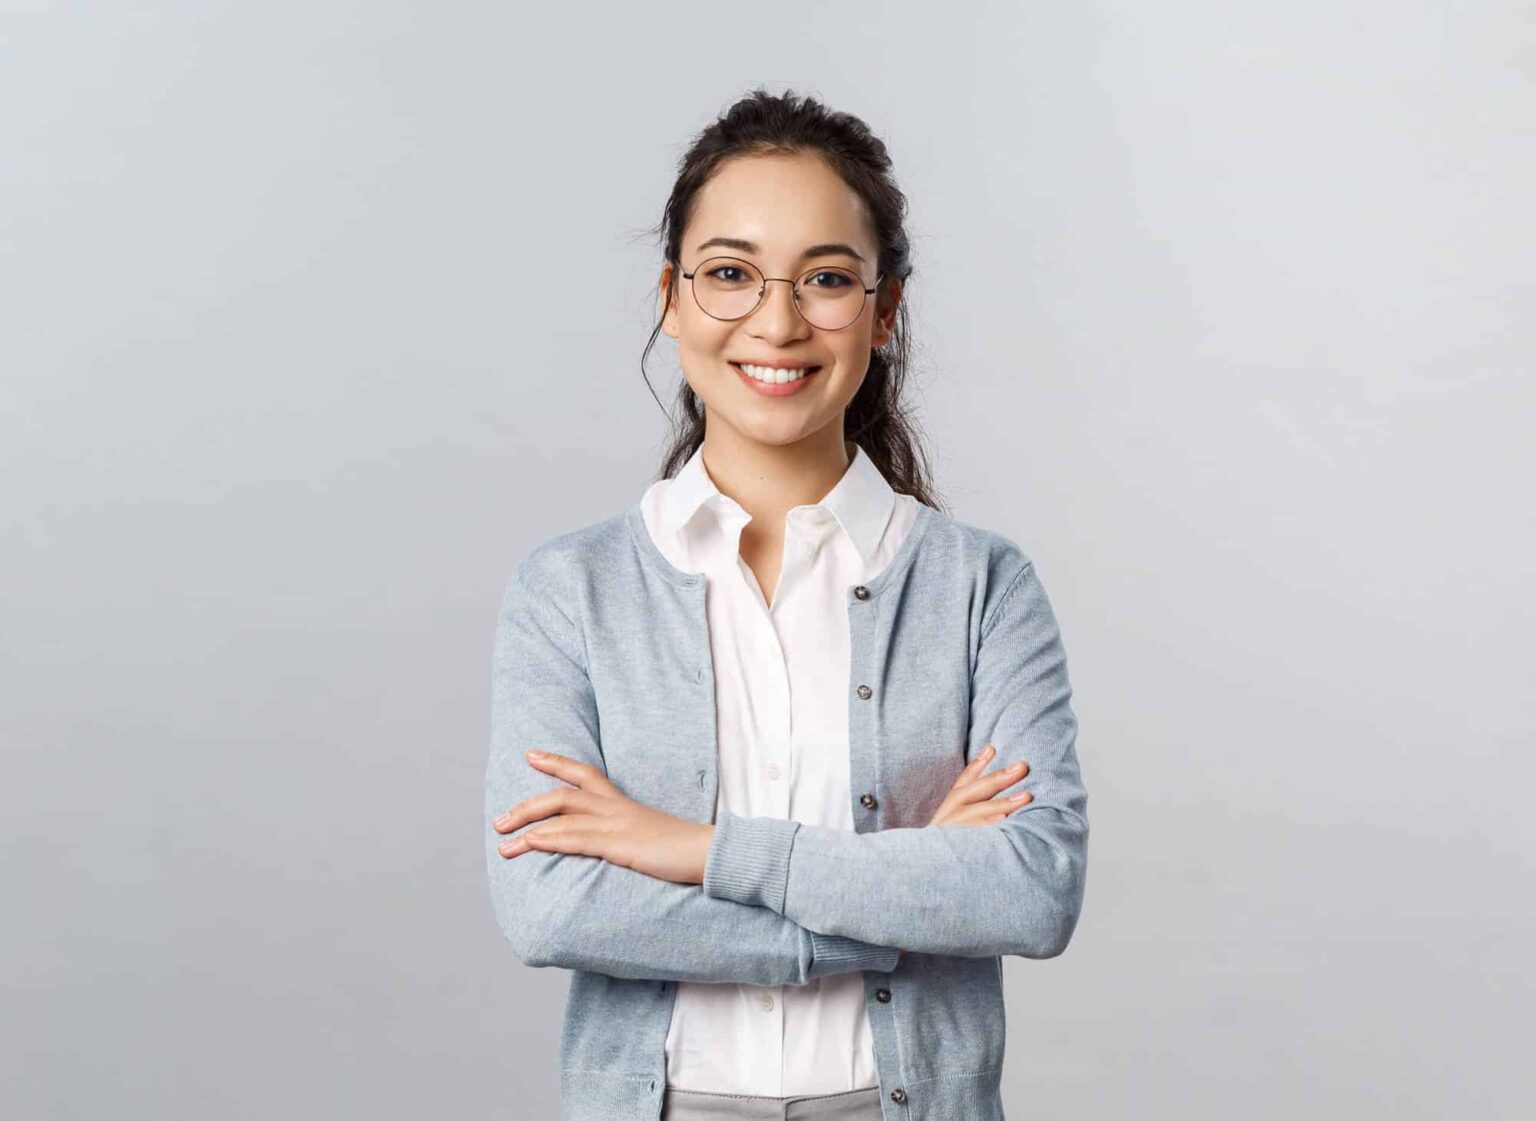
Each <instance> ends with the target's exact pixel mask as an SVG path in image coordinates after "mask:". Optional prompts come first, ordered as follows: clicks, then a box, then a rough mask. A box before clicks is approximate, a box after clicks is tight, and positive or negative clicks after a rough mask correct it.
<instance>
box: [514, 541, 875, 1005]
mask: <svg viewBox="0 0 1536 1121" xmlns="http://www.w3.org/2000/svg"><path fill="white" fill-rule="evenodd" d="M536 560H537V558H536V557H531V558H530V559H529V560H528V561H525V562H524V563H523V564H522V565H520V566H519V567H518V570H517V572H515V573H514V574H513V577H512V580H511V582H510V583H509V585H508V588H507V592H506V595H505V597H504V598H503V600H502V607H501V614H500V616H499V618H498V621H497V630H496V643H495V651H494V656H493V675H492V705H491V745H490V759H489V762H488V764H487V768H486V783H485V790H486V800H485V818H486V820H485V833H486V837H487V846H488V847H487V852H486V860H487V866H488V872H489V875H490V891H491V903H492V906H493V908H494V910H495V913H496V920H497V923H498V924H499V925H500V927H501V930H502V932H503V933H504V934H505V935H506V937H507V939H508V941H510V942H511V944H512V947H513V949H514V950H515V951H516V953H517V956H518V957H519V958H520V959H521V960H522V961H523V963H524V964H525V965H529V966H534V967H543V966H551V965H553V966H559V967H561V968H564V969H580V970H588V971H591V972H596V973H604V974H607V975H608V976H611V977H623V978H630V979H651V980H676V981H735V982H742V983H749V984H754V985H804V984H806V983H807V982H808V981H810V980H813V979H815V978H816V977H819V976H822V975H824V974H829V973H841V972H848V971H852V970H865V969H867V970H873V971H878V972H889V971H890V970H892V969H894V968H895V967H896V961H897V958H898V956H899V954H900V951H899V950H898V949H896V948H894V947H888V946H877V945H871V944H869V943H865V942H862V941H859V940H857V939H852V938H847V937H843V936H840V935H836V934H823V933H819V932H817V931H814V930H810V929H807V928H806V927H804V926H801V925H800V924H799V923H796V922H795V921H794V920H792V919H789V918H786V917H785V916H783V915H778V914H775V913H774V912H772V911H770V910H768V909H766V908H763V907H758V906H753V905H750V904H747V903H742V902H737V901H734V900H728V899H717V898H713V897H711V896H709V895H706V894H705V893H704V892H703V891H702V890H701V889H700V887H699V886H698V885H686V884H680V883H672V882H669V881H666V880H660V879H656V878H653V877H651V876H647V875H644V874H643V873H640V872H636V871H634V870H632V869H629V868H625V867H622V866H620V865H616V864H610V863H608V862H607V861H604V860H601V859H597V858H594V857H590V856H586V855H582V854H573V853H559V852H543V851H538V850H533V851H528V852H525V853H523V854H522V855H520V856H518V857H516V858H515V859H510V860H509V859H507V858H506V857H503V856H502V855H501V853H500V851H499V845H500V844H501V843H502V842H504V841H506V840H507V839H508V838H507V837H506V836H505V835H503V834H500V833H497V832H496V831H495V829H494V827H493V822H494V820H495V818H497V817H499V816H500V815H501V814H503V813H504V812H506V810H507V809H508V808H510V807H511V806H513V805H515V804H517V803H518V802H520V801H523V800H525V799H527V798H531V797H533V796H534V795H536V794H539V793H542V792H544V791H546V790H551V789H554V788H556V787H559V786H562V785H564V784H563V783H561V782H560V781H559V780H558V779H556V778H552V777H551V776H550V775H547V774H544V773H543V772H541V771H539V770H536V769H535V768H533V767H532V766H530V765H529V763H528V762H527V761H526V759H525V758H524V755H523V752H524V751H525V750H527V749H528V748H541V749H546V750H551V751H556V752H558V753H560V754H562V755H565V756H568V757H570V758H572V759H576V760H579V761H581V762H584V763H591V764H593V765H594V766H596V767H597V768H598V769H599V770H602V771H604V772H605V773H606V767H605V766H604V763H603V758H602V752H601V750H600V747H599V738H598V724H597V703H596V698H595V696H594V695H593V691H592V685H591V681H590V680H589V678H588V675H587V669H586V666H585V664H584V660H583V657H582V648H581V642H580V639H579V636H578V635H577V633H576V630H575V627H574V625H573V623H572V621H571V620H570V619H569V618H568V617H567V616H565V615H564V614H563V613H562V611H561V610H560V608H559V606H558V600H557V599H556V597H555V596H554V595H552V594H551V593H552V592H553V591H554V589H553V588H552V587H551V586H550V584H549V583H548V581H549V580H550V579H551V577H550V576H549V575H546V574H544V573H543V572H542V570H541V568H540V567H538V566H537V565H536V564H535V563H533V562H535V561H536ZM533 824H534V825H537V824H538V823H537V822H534V823H533ZM514 835H516V834H514Z"/></svg>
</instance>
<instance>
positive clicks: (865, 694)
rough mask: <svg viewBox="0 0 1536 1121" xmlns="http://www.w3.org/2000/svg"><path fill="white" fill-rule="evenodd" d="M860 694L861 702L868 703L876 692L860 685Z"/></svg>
mask: <svg viewBox="0 0 1536 1121" xmlns="http://www.w3.org/2000/svg"><path fill="white" fill-rule="evenodd" d="M858 693H859V700H861V701H867V700H869V698H870V697H872V696H874V695H875V691H874V690H873V689H871V688H870V687H869V686H868V685H860V686H859V689H858Z"/></svg>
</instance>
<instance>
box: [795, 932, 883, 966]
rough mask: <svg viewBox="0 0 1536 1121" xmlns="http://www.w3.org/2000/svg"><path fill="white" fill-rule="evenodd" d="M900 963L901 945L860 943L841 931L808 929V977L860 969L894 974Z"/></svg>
mask: <svg viewBox="0 0 1536 1121" xmlns="http://www.w3.org/2000/svg"><path fill="white" fill-rule="evenodd" d="M900 963H901V949H900V947H897V946H876V945H875V944H874V943H873V942H860V941H859V940H858V939H857V938H845V937H844V936H843V935H841V934H817V933H816V932H815V931H814V930H813V931H811V968H810V970H809V976H811V977H820V976H822V975H824V974H827V973H851V972H853V971H854V970H863V969H867V970H869V971H870V972H871V973H894V972H895V971H896V966H897V965H899V964H900Z"/></svg>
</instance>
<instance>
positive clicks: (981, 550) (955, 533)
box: [919, 509, 1038, 632]
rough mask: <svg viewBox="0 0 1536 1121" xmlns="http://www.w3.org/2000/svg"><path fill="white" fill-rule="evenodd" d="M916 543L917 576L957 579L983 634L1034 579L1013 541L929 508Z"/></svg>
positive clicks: (1024, 554) (1022, 551) (1029, 564)
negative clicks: (1022, 587)
mask: <svg viewBox="0 0 1536 1121" xmlns="http://www.w3.org/2000/svg"><path fill="white" fill-rule="evenodd" d="M928 522H929V524H928V529H927V532H926V533H925V534H924V537H923V540H922V541H921V542H920V544H921V546H922V547H921V549H920V550H919V553H920V556H921V558H922V564H921V571H920V572H919V576H920V578H923V579H927V580H934V581H954V580H960V581H962V582H964V583H965V584H966V585H967V588H966V590H967V592H968V593H969V596H970V598H971V600H972V602H973V603H974V604H975V606H976V613H977V619H978V621H979V623H980V625H981V629H982V631H983V632H985V631H986V630H987V629H988V628H989V627H990V626H991V624H992V623H993V622H994V621H995V620H996V619H997V618H998V616H999V611H1000V610H1001V609H1002V608H1004V607H1005V606H1006V605H1007V602H1008V600H1009V599H1010V598H1011V597H1012V595H1013V593H1014V592H1016V591H1017V590H1018V588H1019V587H1020V586H1021V585H1023V584H1026V583H1029V582H1031V581H1032V580H1037V579H1038V577H1037V574H1036V573H1035V571H1034V569H1035V565H1034V561H1033V559H1032V558H1031V556H1030V554H1029V553H1028V552H1027V551H1026V550H1025V548H1024V547H1023V546H1022V545H1021V544H1020V543H1019V542H1018V541H1017V540H1016V539H1015V538H1013V537H1011V536H1009V535H1008V534H1005V533H1002V532H1000V531H998V530H995V529H988V528H986V527H984V526H979V525H975V524H973V523H970V522H966V521H962V520H960V519H959V518H956V517H953V516H951V515H949V514H944V513H941V512H939V511H938V510H934V509H930V510H929V518H928Z"/></svg>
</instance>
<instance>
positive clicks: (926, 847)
mask: <svg viewBox="0 0 1536 1121" xmlns="http://www.w3.org/2000/svg"><path fill="white" fill-rule="evenodd" d="M904 209H905V200H904V198H903V195H902V193H901V192H900V191H899V190H898V188H897V187H896V185H895V183H894V182H893V180H892V178H891V167H890V161H889V159H888V157H887V155H886V150H885V147H884V145H883V144H882V143H881V142H880V141H879V140H878V139H877V138H876V137H874V136H873V135H871V133H870V131H869V130H868V129H867V127H866V126H865V125H864V124H863V123H862V122H860V121H859V120H857V119H856V118H853V117H851V116H848V115H846V114H843V113H837V112H833V111H830V110H829V109H827V108H826V107H824V106H822V105H821V104H819V103H817V102H816V101H815V100H812V99H802V98H797V97H795V96H794V95H792V94H790V95H784V96H781V97H780V96H771V95H769V94H767V93H766V92H764V91H761V90H758V91H756V92H754V93H753V94H751V95H749V96H748V97H746V98H744V99H743V100H741V101H740V102H738V103H737V104H735V105H733V106H732V107H731V108H730V109H729V110H727V112H726V113H725V114H724V115H722V116H721V117H720V118H719V119H718V120H717V121H716V122H715V123H714V124H712V125H711V126H710V127H709V128H707V129H706V130H705V131H704V132H703V133H702V134H701V135H700V136H699V137H698V138H697V140H696V141H695V143H694V144H693V146H692V148H691V149H690V150H689V152H688V153H687V155H686V156H685V157H684V159H683V161H682V166H681V170H680V174H679V176H678V179H677V183H676V185H675V187H674V188H673V192H672V196H671V198H670V199H669V200H668V202H667V205H666V209H665V213H664V218H663V222H662V227H661V230H662V235H663V241H664V246H665V262H664V264H663V267H662V270H661V279H660V301H659V310H660V321H659V323H658V325H657V329H658V330H660V331H665V332H666V333H667V334H668V335H670V336H671V337H672V338H674V339H676V340H677V345H678V355H679V359H680V364H681V366H682V371H683V376H684V378H685V380H686V384H685V385H684V386H683V387H682V389H681V409H682V414H683V417H684V424H683V425H682V429H681V432H680V433H678V434H677V436H676V439H675V442H674V443H673V444H672V446H671V448H670V450H669V451H668V453H667V455H666V457H665V460H664V462H663V465H662V470H661V473H660V477H659V478H658V479H657V480H656V481H654V482H653V483H651V484H650V485H649V486H648V487H647V488H646V489H645V490H644V492H643V494H641V495H640V496H639V499H638V501H637V502H635V503H634V504H633V505H632V506H631V507H629V508H628V509H626V510H625V511H623V512H622V513H620V514H616V515H614V516H612V517H610V518H607V519H605V520H604V521H602V522H599V523H597V524H596V525H592V526H586V527H583V528H581V529H577V530H573V531H570V532H566V533H563V534H561V535H559V536H557V537H554V538H552V539H550V540H548V541H546V542H544V543H542V544H541V545H539V546H538V547H537V548H535V549H534V550H533V551H532V552H531V553H530V554H529V555H528V556H527V557H526V558H525V559H524V560H523V561H522V562H521V563H520V564H519V565H518V566H517V569H516V571H515V572H514V574H513V576H512V579H511V582H510V583H509V586H508V589H507V594H506V597H505V599H504V601H503V604H502V610H501V615H500V619H499V625H498V630H497V639H496V650H495V664H494V707H493V735H492V743H491V752H490V761H489V766H488V770H487V783H486V791H487V793H486V811H487V817H488V821H489V824H490V847H489V850H488V854H487V859H488V866H489V871H490V879H491V893H492V899H493V903H494V905H495V908H496V914H497V918H498V921H499V923H500V925H501V928H502V930H503V931H504V932H505V934H506V936H507V937H508V939H509V940H510V941H511V942H512V944H513V946H514V947H515V949H516V950H517V953H518V955H519V957H520V958H521V959H522V960H523V961H524V962H525V963H526V964H528V965H533V966H548V965H555V966H560V967H563V968H567V969H570V970H572V971H573V973H572V980H571V989H570V995H569V998H568V1002H567V1006H566V1012H565V1024H564V1028H563V1032H562V1039H561V1063H560V1065H561V1076H560V1080H561V1103H562V1117H563V1118H565V1119H566V1121H599V1119H601V1121H612V1119H615V1118H634V1119H640V1118H645V1119H647V1121H656V1119H657V1118H658V1117H659V1118H661V1119H662V1121H726V1119H740V1118H754V1119H755V1118H761V1119H765V1121H766V1119H770V1118H771V1119H773V1121H790V1119H810V1118H817V1119H826V1121H832V1119H839V1121H876V1119H880V1118H884V1119H885V1121H895V1119H898V1118H913V1119H919V1121H948V1119H953V1118H965V1119H967V1121H1001V1119H1002V1118H1003V1112H1002V1103H1001V1098H1000V1079H1001V1068H1002V1057H1003V1056H1002V1051H1003V1024H1004V1011H1003V1004H1002V986H1001V972H1002V968H1001V958H1002V956H1003V955H1006V954H1013V955H1016V956H1020V957H1026V958H1043V957H1049V956H1052V955H1055V954H1058V953H1060V952H1061V951H1062V950H1063V949H1065V947H1066V944H1067V942H1068V941H1069V940H1070V938H1071V936H1072V933H1073V930H1074V928H1075V926H1076V922H1077V916H1078V912H1079V909H1080V907H1081V902H1082V896H1083V886H1084V877H1085V872H1086V863H1087V839H1088V823H1087V816H1086V812H1087V795H1086V791H1085V790H1084V788H1083V785H1082V781H1081V776H1080V774H1079V769H1078V764H1077V758H1076V751H1075V739H1076V729H1077V724H1076V720H1075V718H1074V716H1073V713H1072V709H1071V705H1070V697H1071V687H1070V685H1069V682H1068V679H1067V673H1066V660H1065V653H1064V650H1063V647H1062V643H1061V638H1060V634H1059V632H1058V629H1057V626H1056V621H1055V618H1054V616H1053V614H1052V611H1051V608H1050V605H1049V602H1048V600H1047V599H1046V596H1045V592H1044V590H1043V588H1042V586H1041V584H1040V581H1039V578H1038V576H1037V574H1036V573H1035V571H1034V566H1033V565H1032V564H1031V562H1030V561H1029V559H1028V558H1027V557H1026V556H1025V555H1024V554H1023V552H1022V551H1021V550H1020V549H1019V547H1018V546H1017V545H1016V544H1015V543H1014V542H1013V541H1011V540H1010V539H1008V538H1007V537H1004V536H1002V535H1000V534H996V533H993V532H989V531H987V530H983V529H980V528H978V527H975V526H970V525H966V524H964V523H962V522H959V521H957V520H954V519H952V518H950V517H949V516H947V515H946V514H943V513H942V512H940V510H939V509H938V506H937V502H936V500H935V499H934V498H933V496H932V493H931V490H930V486H929V483H928V481H927V478H926V473H925V470H924V467H923V457H922V455H921V454H920V450H919V448H918V446H917V443H916V441H915V439H914V436H913V432H912V429H911V427H910V425H909V422H908V419H907V416H906V414H905V412H904V409H903V402H902V385H903V379H904V376H905V356H906V349H907V344H906V336H905V326H906V316H905V310H904V307H903V305H902V304H901V295H902V288H903V285H904V283H905V282H906V281H907V279H908V278H909V276H910V274H911V272H912V267H911V263H910V260H909V248H908V240H907V236H906V234H905V232H904V230H903V226H902V222H903V213H904ZM651 341H652V342H654V341H655V333H653V334H652V339H651ZM647 349H649V348H647ZM539 750H542V751H543V752H544V753H545V754H543V755H538V754H536V751H539ZM994 761H996V762H997V763H1000V764H1006V766H998V767H995V768H993V767H992V766H991V765H992V763H993V762H994ZM989 768H990V769H989Z"/></svg>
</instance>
